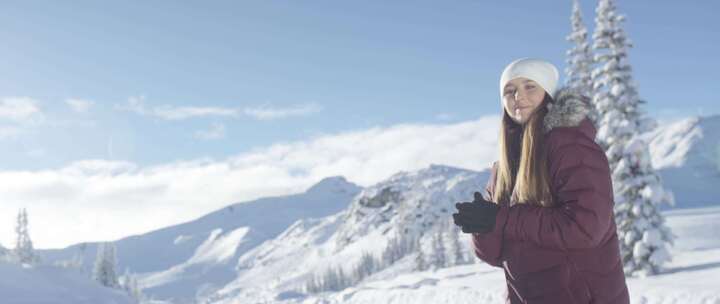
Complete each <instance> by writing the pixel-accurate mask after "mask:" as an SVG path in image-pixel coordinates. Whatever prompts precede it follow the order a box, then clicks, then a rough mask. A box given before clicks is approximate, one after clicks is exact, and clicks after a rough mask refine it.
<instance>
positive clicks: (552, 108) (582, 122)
mask: <svg viewBox="0 0 720 304" xmlns="http://www.w3.org/2000/svg"><path fill="white" fill-rule="evenodd" d="M553 96H555V98H554V102H552V103H549V104H548V105H547V108H548V112H547V114H545V119H544V121H543V125H544V131H545V133H548V132H550V131H551V130H553V129H555V128H559V127H579V128H580V130H581V131H582V132H583V133H585V134H586V135H588V136H589V137H590V138H594V137H595V134H596V132H597V130H596V129H595V126H594V125H593V123H592V122H591V121H590V119H589V116H588V115H589V114H590V110H591V107H592V105H591V104H590V99H589V98H588V97H587V96H585V95H582V94H580V93H579V92H578V91H577V90H574V89H571V88H569V87H562V88H559V89H557V90H556V91H555V94H553Z"/></svg>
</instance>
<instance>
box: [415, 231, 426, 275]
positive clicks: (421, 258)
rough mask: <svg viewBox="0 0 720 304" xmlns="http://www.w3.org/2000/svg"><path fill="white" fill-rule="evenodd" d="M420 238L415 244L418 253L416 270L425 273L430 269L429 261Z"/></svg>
mask: <svg viewBox="0 0 720 304" xmlns="http://www.w3.org/2000/svg"><path fill="white" fill-rule="evenodd" d="M420 239H421V238H420V237H418V238H417V240H416V243H415V249H416V251H417V255H416V256H415V270H419V271H423V270H427V269H428V266H429V265H428V261H427V259H426V257H425V253H424V252H423V249H422V243H421V242H420Z"/></svg>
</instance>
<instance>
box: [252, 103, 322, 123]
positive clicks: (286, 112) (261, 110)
mask: <svg viewBox="0 0 720 304" xmlns="http://www.w3.org/2000/svg"><path fill="white" fill-rule="evenodd" d="M320 111H322V107H321V106H320V105H318V104H314V103H311V104H305V105H300V106H296V107H292V108H271V107H258V108H247V109H245V110H244V113H245V114H247V115H248V116H251V117H254V118H256V119H259V120H269V119H279V118H287V117H291V116H306V115H310V114H313V113H317V112H320Z"/></svg>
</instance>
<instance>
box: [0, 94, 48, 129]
mask: <svg viewBox="0 0 720 304" xmlns="http://www.w3.org/2000/svg"><path fill="white" fill-rule="evenodd" d="M42 117H43V114H42V111H40V108H39V107H38V102H37V101H36V100H35V99H32V98H29V97H6V98H3V99H0V119H4V120H9V121H12V122H16V123H32V122H37V121H39V120H41V119H42Z"/></svg>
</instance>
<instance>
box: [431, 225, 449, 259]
mask: <svg viewBox="0 0 720 304" xmlns="http://www.w3.org/2000/svg"><path fill="white" fill-rule="evenodd" d="M442 226H444V225H441V227H442ZM431 248H432V251H430V254H429V264H430V266H432V267H433V268H435V269H438V268H444V267H446V266H448V263H447V253H446V250H445V248H446V247H445V238H444V237H443V229H435V231H434V232H433V235H432V247H431Z"/></svg>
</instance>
